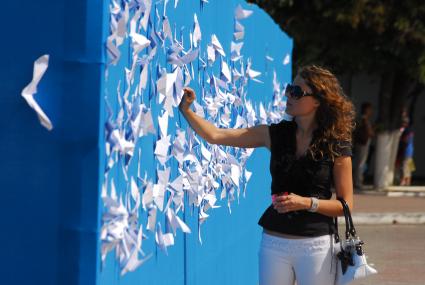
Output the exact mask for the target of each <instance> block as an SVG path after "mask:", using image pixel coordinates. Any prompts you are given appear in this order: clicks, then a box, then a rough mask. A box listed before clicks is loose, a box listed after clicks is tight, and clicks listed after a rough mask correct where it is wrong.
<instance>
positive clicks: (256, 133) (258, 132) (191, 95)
mask: <svg viewBox="0 0 425 285" xmlns="http://www.w3.org/2000/svg"><path fill="white" fill-rule="evenodd" d="M184 91H185V94H184V95H183V98H182V101H181V102H180V105H179V109H180V111H181V112H182V114H183V116H184V117H185V118H186V120H187V121H188V123H189V124H190V126H191V127H192V128H193V130H194V131H195V132H196V133H197V134H198V135H199V136H201V137H202V138H203V139H204V140H206V141H207V142H208V143H210V144H220V145H228V146H234V147H243V148H254V147H262V146H265V147H267V148H268V149H270V138H269V129H268V126H267V125H257V126H254V127H249V128H241V129H224V128H217V127H216V126H215V125H213V124H212V123H210V122H208V121H207V120H205V119H203V118H202V117H200V116H198V115H197V114H196V113H195V112H193V111H192V110H191V109H190V105H191V104H192V102H193V101H195V99H196V94H195V92H194V91H193V90H192V89H191V88H184Z"/></svg>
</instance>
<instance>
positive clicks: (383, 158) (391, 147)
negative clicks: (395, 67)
mask: <svg viewBox="0 0 425 285" xmlns="http://www.w3.org/2000/svg"><path fill="white" fill-rule="evenodd" d="M408 90H409V80H408V78H407V77H406V76H405V75H404V73H403V72H401V71H395V72H394V71H392V72H388V73H384V74H383V75H382V77H381V86H380V92H379V113H378V122H377V125H378V127H377V140H376V156H375V171H374V186H375V188H376V189H385V188H387V187H388V186H390V185H392V184H393V183H394V168H395V160H396V155H397V149H398V144H399V141H400V135H401V133H400V127H401V111H402V108H403V106H404V104H405V102H406V98H407V95H408V94H407V93H408V92H409V91H408Z"/></svg>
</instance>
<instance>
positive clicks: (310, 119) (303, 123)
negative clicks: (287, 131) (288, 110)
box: [295, 114, 317, 137]
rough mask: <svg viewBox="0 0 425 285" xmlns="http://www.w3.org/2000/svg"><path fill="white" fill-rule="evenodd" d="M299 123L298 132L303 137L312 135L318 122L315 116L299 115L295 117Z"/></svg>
mask: <svg viewBox="0 0 425 285" xmlns="http://www.w3.org/2000/svg"><path fill="white" fill-rule="evenodd" d="M295 123H296V124H297V132H298V133H299V134H300V135H301V137H310V136H312V134H313V132H314V131H315V130H316V128H317V123H316V120H315V118H314V114H313V116H297V117H295Z"/></svg>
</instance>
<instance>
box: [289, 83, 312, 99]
mask: <svg viewBox="0 0 425 285" xmlns="http://www.w3.org/2000/svg"><path fill="white" fill-rule="evenodd" d="M288 95H289V96H291V98H293V99H295V100H299V99H301V98H302V97H304V96H314V95H313V94H311V93H307V92H305V91H304V90H302V89H301V87H300V86H298V85H292V84H288V85H286V89H285V96H287V97H288Z"/></svg>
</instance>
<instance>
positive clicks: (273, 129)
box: [268, 120, 295, 146]
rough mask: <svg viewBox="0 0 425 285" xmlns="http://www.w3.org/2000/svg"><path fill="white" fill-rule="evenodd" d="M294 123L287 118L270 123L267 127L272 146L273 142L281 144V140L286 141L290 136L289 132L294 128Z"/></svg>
mask: <svg viewBox="0 0 425 285" xmlns="http://www.w3.org/2000/svg"><path fill="white" fill-rule="evenodd" d="M294 124H295V122H293V121H287V120H281V121H279V122H277V123H271V124H270V125H269V126H268V128H269V135H270V139H271V144H272V146H273V145H275V143H276V145H277V144H278V145H281V146H283V145H282V142H283V141H287V140H288V139H289V138H290V137H291V136H290V132H291V131H292V130H294Z"/></svg>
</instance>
